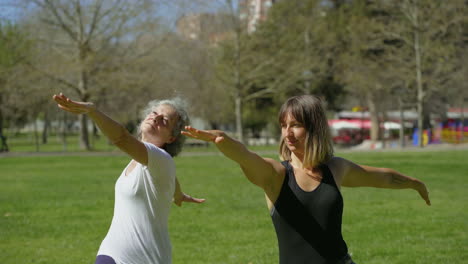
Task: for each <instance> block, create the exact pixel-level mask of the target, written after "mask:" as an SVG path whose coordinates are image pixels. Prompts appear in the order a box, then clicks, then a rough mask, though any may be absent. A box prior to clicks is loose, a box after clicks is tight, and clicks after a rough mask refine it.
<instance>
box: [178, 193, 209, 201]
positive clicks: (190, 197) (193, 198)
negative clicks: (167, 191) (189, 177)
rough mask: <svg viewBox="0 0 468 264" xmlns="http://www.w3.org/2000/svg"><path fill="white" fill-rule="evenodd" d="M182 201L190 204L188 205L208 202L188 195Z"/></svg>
mask: <svg viewBox="0 0 468 264" xmlns="http://www.w3.org/2000/svg"><path fill="white" fill-rule="evenodd" d="M182 199H183V201H184V202H188V203H203V202H205V201H206V200H205V199H201V198H195V197H192V196H190V195H187V194H184V197H183V198H182Z"/></svg>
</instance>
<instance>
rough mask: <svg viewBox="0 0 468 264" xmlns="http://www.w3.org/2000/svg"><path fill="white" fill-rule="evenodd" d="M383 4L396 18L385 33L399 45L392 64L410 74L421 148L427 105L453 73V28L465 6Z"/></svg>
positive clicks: (458, 2) (457, 2)
mask: <svg viewBox="0 0 468 264" xmlns="http://www.w3.org/2000/svg"><path fill="white" fill-rule="evenodd" d="M386 5H387V6H388V7H389V8H390V10H391V11H392V12H393V15H394V17H396V18H397V19H396V20H394V23H390V25H389V27H388V30H387V31H386V32H385V34H386V35H387V36H388V37H391V38H393V39H395V40H397V41H399V42H400V43H401V44H402V45H401V46H400V47H398V49H396V50H395V56H394V58H398V60H394V62H395V65H396V66H397V67H398V68H400V69H406V70H407V72H409V70H412V71H413V76H414V77H413V78H412V79H414V84H415V85H414V86H412V87H415V94H416V108H417V112H418V138H419V139H420V140H419V146H420V147H422V146H423V141H422V140H421V139H422V135H423V129H424V128H425V126H424V119H425V116H428V114H429V113H428V112H429V111H427V106H426V102H427V101H428V100H429V98H431V97H433V95H436V94H437V93H440V92H439V91H441V88H442V87H444V86H445V85H447V83H448V81H449V80H450V79H452V78H453V77H454V73H455V72H456V71H455V68H454V66H455V65H456V63H455V60H456V43H457V42H459V40H458V38H459V37H460V35H459V34H458V33H457V32H454V29H456V28H459V27H460V25H461V23H463V20H464V19H466V11H467V9H466V3H465V2H464V1H463V0H454V1H449V2H440V1H421V0H405V1H387V2H386ZM408 55H409V56H408ZM407 58H412V61H408V60H407ZM438 98H440V97H438Z"/></svg>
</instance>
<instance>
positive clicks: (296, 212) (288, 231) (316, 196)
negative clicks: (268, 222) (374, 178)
mask: <svg viewBox="0 0 468 264" xmlns="http://www.w3.org/2000/svg"><path fill="white" fill-rule="evenodd" d="M282 164H283V166H285V167H286V176H285V178H284V182H283V185H282V187H281V191H280V194H279V196H278V199H277V200H276V202H275V204H274V207H273V208H272V211H271V218H272V220H273V224H274V226H275V230H276V235H277V237H278V246H279V258H280V263H281V264H302V263H313V264H321V263H323V264H329V263H336V262H337V261H339V260H340V259H342V258H343V257H344V256H346V255H347V253H348V247H347V246H346V243H345V241H344V240H343V236H342V235H341V219H342V215H343V197H342V196H341V193H340V190H339V189H338V187H337V186H336V184H335V180H334V179H333V175H332V173H331V171H330V169H329V168H328V166H327V165H320V170H321V171H322V175H323V176H322V181H321V183H320V184H319V185H318V186H317V188H316V189H315V190H313V191H311V192H306V191H304V190H302V189H301V188H300V187H299V185H298V184H297V182H296V178H295V177H294V170H293V167H292V166H291V164H290V163H289V162H288V161H283V162H282Z"/></svg>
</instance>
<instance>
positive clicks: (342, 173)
mask: <svg viewBox="0 0 468 264" xmlns="http://www.w3.org/2000/svg"><path fill="white" fill-rule="evenodd" d="M278 117H279V118H278V121H279V125H280V126H281V145H280V156H281V159H282V160H283V162H279V161H276V160H274V159H269V158H262V157H260V156H259V155H257V154H255V153H253V152H251V151H249V150H248V149H247V148H246V147H245V146H244V145H243V144H242V143H241V142H238V141H236V140H234V139H232V138H230V137H229V136H228V135H226V133H224V132H223V131H219V130H198V129H195V128H192V127H190V126H188V127H186V131H182V134H184V135H186V136H189V137H192V138H195V139H200V140H204V141H209V142H214V143H215V144H216V146H217V147H218V149H219V150H220V151H221V152H222V153H223V154H224V155H225V156H226V157H228V158H230V159H232V160H234V161H235V162H237V163H238V164H239V165H240V167H241V168H242V171H243V172H244V174H245V176H246V177H247V178H248V179H249V181H251V182H252V183H253V184H255V185H257V186H259V187H260V188H262V189H263V190H264V192H265V197H266V200H267V205H268V208H269V210H270V213H271V218H272V221H273V224H274V226H275V230H276V234H277V237H278V246H279V258H280V263H281V264H283V263H314V264H352V263H354V262H353V261H352V259H351V257H350V256H349V255H348V247H347V245H346V243H345V241H344V240H343V237H342V234H341V224H342V223H341V220H342V213H343V197H342V196H341V192H340V188H341V186H346V187H359V186H369V187H377V188H388V189H413V190H416V191H417V192H418V193H419V194H420V196H421V197H422V198H423V199H424V200H425V201H426V203H427V204H428V205H430V201H429V193H428V191H427V189H426V186H425V185H424V183H423V182H421V181H420V180H418V179H415V178H411V177H408V176H405V175H403V174H401V173H399V172H397V171H395V170H392V169H386V168H375V167H369V166H363V165H357V164H355V163H353V162H351V161H349V160H346V159H343V158H339V157H335V156H334V155H333V145H332V143H331V138H330V130H329V127H328V122H327V118H326V115H325V111H324V109H323V106H322V102H321V100H320V98H318V97H315V96H311V95H303V96H295V97H291V98H289V99H288V100H287V101H286V102H285V103H284V104H283V106H282V107H281V110H280V111H279V116H278Z"/></svg>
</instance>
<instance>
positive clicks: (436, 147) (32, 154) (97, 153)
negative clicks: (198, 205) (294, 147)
mask: <svg viewBox="0 0 468 264" xmlns="http://www.w3.org/2000/svg"><path fill="white" fill-rule="evenodd" d="M454 150H468V143H465V144H437V145H429V146H426V147H424V148H419V147H414V146H410V147H405V148H400V147H393V148H383V149H370V148H361V149H356V148H336V149H335V151H336V152H337V153H348V152H427V151H454ZM256 153H257V154H260V155H275V154H277V153H278V152H277V151H276V150H268V151H256ZM218 155H219V156H220V155H222V154H221V153H220V152H218V151H199V152H198V151H186V152H182V153H181V154H180V156H181V157H193V156H218ZM41 156H125V154H124V153H122V152H119V151H90V152H2V153H0V158H7V157H41Z"/></svg>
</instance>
